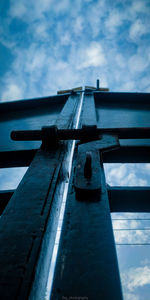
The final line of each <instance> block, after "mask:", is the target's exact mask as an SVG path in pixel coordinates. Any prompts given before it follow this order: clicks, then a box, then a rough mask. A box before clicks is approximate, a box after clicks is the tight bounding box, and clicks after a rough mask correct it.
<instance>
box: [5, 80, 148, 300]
mask: <svg viewBox="0 0 150 300" xmlns="http://www.w3.org/2000/svg"><path fill="white" fill-rule="evenodd" d="M0 115H1V123H0V128H1V140H0V167H1V168H14V167H18V168H19V167H28V169H27V171H26V173H25V175H24V176H23V178H22V180H21V182H20V184H19V185H18V187H17V189H16V190H11V191H9V190H6V191H1V192H0V212H1V218H0V228H1V230H0V245H1V247H0V295H1V299H5V300H6V299H9V300H10V299H11V300H15V299H18V300H19V299H21V300H25V299H37V300H42V299H52V300H56V299H63V300H68V299H70V300H71V299H72V300H73V299H77V300H79V299H80V300H81V299H82V300H95V299H105V300H110V299H111V300H113V299H114V300H121V299H123V296H122V288H121V282H120V274H119V268H118V261H117V255H116V247H115V241H114V235H113V229H112V222H111V212H150V204H149V198H150V188H149V187H136V188H135V187H134V188H132V187H112V186H109V185H108V184H107V182H106V179H105V172H104V168H103V163H145V162H150V94H146V93H115V92H110V91H109V90H108V89H106V88H100V86H99V80H97V86H96V87H95V88H94V87H85V88H82V87H79V88H75V89H69V90H66V91H65V90H64V91H60V92H58V93H57V95H55V96H49V97H45V98H44V97H43V98H38V99H29V100H20V101H11V102H5V103H1V104H0Z"/></svg>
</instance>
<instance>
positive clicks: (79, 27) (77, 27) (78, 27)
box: [73, 16, 84, 36]
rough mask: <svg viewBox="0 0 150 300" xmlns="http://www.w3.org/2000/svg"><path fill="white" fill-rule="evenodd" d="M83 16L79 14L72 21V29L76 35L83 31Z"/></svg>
mask: <svg viewBox="0 0 150 300" xmlns="http://www.w3.org/2000/svg"><path fill="white" fill-rule="evenodd" d="M83 22H84V21H83V18H82V17H81V16H79V17H77V18H76V19H75V22H74V26H73V30H74V33H75V34H76V35H77V36H78V35H80V34H81V33H82V31H83Z"/></svg>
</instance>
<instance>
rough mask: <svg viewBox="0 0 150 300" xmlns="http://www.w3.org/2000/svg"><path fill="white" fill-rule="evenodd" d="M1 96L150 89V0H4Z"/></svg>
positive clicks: (0, 34) (0, 30)
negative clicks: (85, 87) (84, 89)
mask: <svg viewBox="0 0 150 300" xmlns="http://www.w3.org/2000/svg"><path fill="white" fill-rule="evenodd" d="M0 11H1V19H0V23H1V26H0V66H1V68H0V75H1V80H0V99H1V100H2V101H5V100H11V99H20V98H30V97H37V96H44V95H51V94H56V91H57V90H59V89H65V88H68V87H74V86H80V85H84V84H93V85H94V84H95V82H96V79H97V78H100V80H101V85H103V86H108V87H109V88H110V90H111V91H142V92H149V91H150V74H149V69H150V43H149V41H150V35H149V32H150V22H149V19H150V1H149V0H135V1H133V0H129V1H127V0H124V1H119V0H115V1H112V0H97V1H92V0H75V1H71V0H70V1H69V0H61V1H56V0H55V1H54V0H36V1H35V0H30V1H25V0H19V1H16V0H7V1H6V0H1V1H0Z"/></svg>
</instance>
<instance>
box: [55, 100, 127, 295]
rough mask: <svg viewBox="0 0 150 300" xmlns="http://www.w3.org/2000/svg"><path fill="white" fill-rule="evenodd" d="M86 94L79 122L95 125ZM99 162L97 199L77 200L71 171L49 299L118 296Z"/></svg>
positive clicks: (113, 255) (119, 286) (115, 263)
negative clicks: (98, 191) (100, 184)
mask: <svg viewBox="0 0 150 300" xmlns="http://www.w3.org/2000/svg"><path fill="white" fill-rule="evenodd" d="M90 97H91V99H92V101H91V102H90V101H89V99H90ZM90 97H89V96H86V95H85V97H84V101H85V102H84V110H85V111H83V115H82V116H83V117H82V124H85V123H86V124H88V119H87V118H88V116H89V123H90V124H91V125H92V126H93V125H96V117H95V119H93V121H92V120H90V115H95V116H96V114H95V113H94V112H95V105H94V98H93V96H92V95H91V96H90ZM86 100H87V105H86ZM93 110H94V112H93ZM85 116H86V120H85ZM82 124H81V125H82ZM76 155H77V154H76ZM76 155H75V157H76ZM99 163H100V169H101V172H100V173H101V175H100V178H99V180H101V183H102V190H101V195H100V198H99V201H97V198H96V199H94V197H95V196H94V195H93V199H92V201H90V202H89V201H87V199H86V197H85V196H83V197H82V199H80V201H79V200H78V199H77V198H76V193H75V190H74V173H73V172H72V179H71V182H70V188H69V193H68V198H67V204H66V210H65V216H64V223H63V230H62V235H61V241H60V246H59V252H58V258H57V263H56V269H55V275H54V282H53V289H52V296H51V299H52V300H55V299H64V300H68V299H84V300H95V299H106V300H112V299H113V300H116V299H117V300H121V299H122V292H121V284H120V277H119V270H118V263H117V257H116V249H115V243H114V236H113V230H112V223H111V218H110V210H109V203H108V195H107V188H106V183H105V176H104V170H103V164H102V161H100V162H99ZM75 166H76V158H75V159H74V167H75Z"/></svg>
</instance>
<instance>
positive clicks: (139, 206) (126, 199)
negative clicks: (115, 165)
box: [108, 187, 150, 212]
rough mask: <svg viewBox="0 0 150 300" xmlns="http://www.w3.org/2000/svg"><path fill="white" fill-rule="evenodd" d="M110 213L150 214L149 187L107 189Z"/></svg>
mask: <svg viewBox="0 0 150 300" xmlns="http://www.w3.org/2000/svg"><path fill="white" fill-rule="evenodd" d="M108 197H109V205H110V210H111V212H150V187H108Z"/></svg>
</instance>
